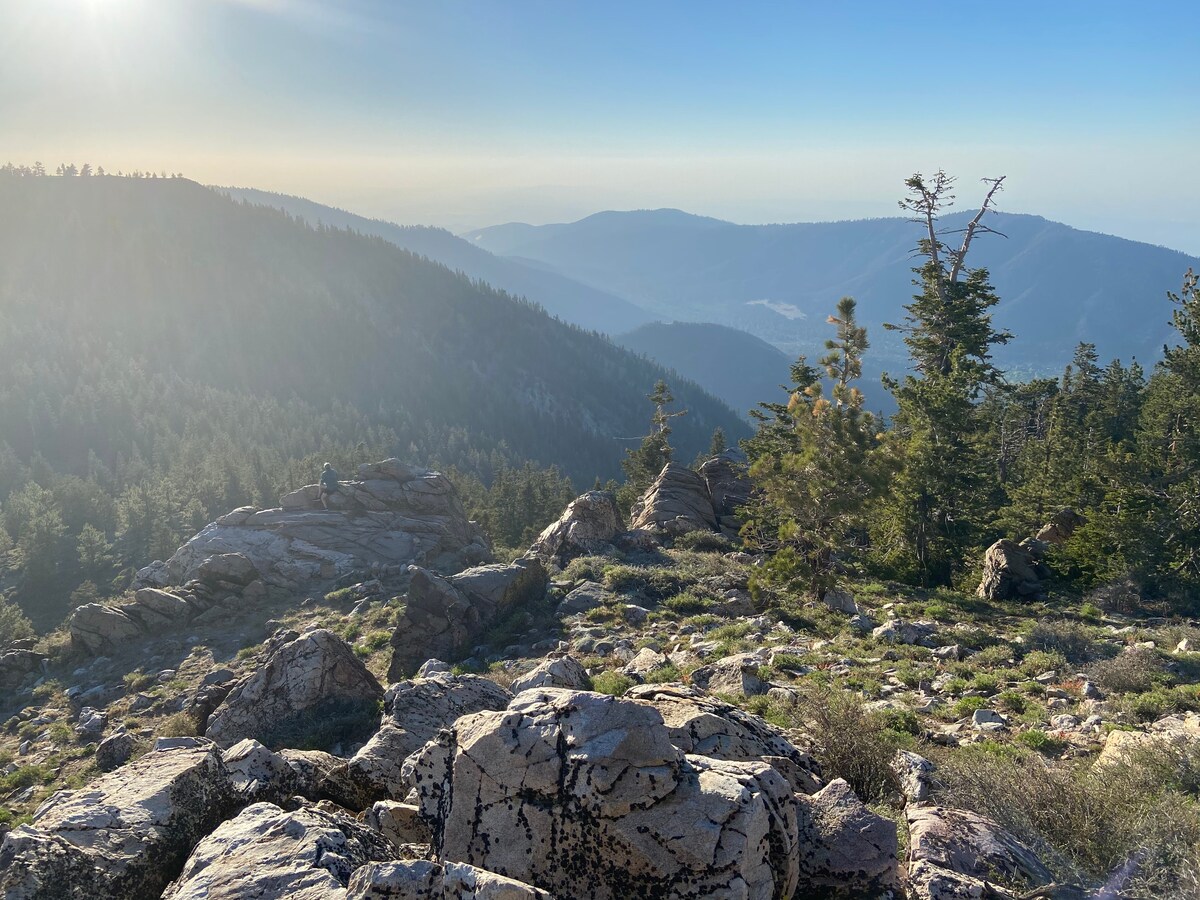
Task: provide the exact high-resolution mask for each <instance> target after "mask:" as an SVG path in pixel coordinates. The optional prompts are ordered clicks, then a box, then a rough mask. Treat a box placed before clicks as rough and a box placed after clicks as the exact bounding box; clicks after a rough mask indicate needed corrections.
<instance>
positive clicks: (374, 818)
mask: <svg viewBox="0 0 1200 900" xmlns="http://www.w3.org/2000/svg"><path fill="white" fill-rule="evenodd" d="M363 819H364V821H365V822H366V823H367V825H369V826H370V827H371V828H374V829H375V830H376V831H378V832H379V833H380V834H382V835H383V836H384V837H385V838H387V839H388V840H389V841H391V842H392V846H394V847H397V848H400V847H404V846H406V845H410V844H428V843H429V841H430V838H432V835H431V834H430V833H429V826H428V825H426V824H425V820H424V819H422V818H421V810H420V808H419V807H416V806H413V805H412V804H410V803H400V802H399V801H397V800H379V801H377V802H376V803H374V804H372V805H371V808H370V810H368V811H367V813H366V815H365V816H364V817H363Z"/></svg>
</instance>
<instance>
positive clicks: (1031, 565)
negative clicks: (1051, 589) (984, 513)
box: [976, 538, 1050, 600]
mask: <svg viewBox="0 0 1200 900" xmlns="http://www.w3.org/2000/svg"><path fill="white" fill-rule="evenodd" d="M1049 577H1050V570H1049V569H1048V568H1046V565H1045V563H1044V562H1042V554H1041V552H1040V551H1039V550H1038V548H1036V547H1034V546H1033V545H1032V544H1030V542H1028V541H1026V542H1022V543H1020V544H1018V543H1017V542H1016V541H1010V540H1009V539H1008V538H1001V539H1000V540H998V541H996V543H994V544H992V546H990V547H988V549H987V553H986V554H984V557H983V578H982V579H980V582H979V589H978V590H977V591H976V593H977V594H978V595H979V596H980V597H982V598H984V599H985V600H1036V599H1038V598H1040V597H1044V596H1045V595H1046V581H1047V580H1048V579H1049Z"/></svg>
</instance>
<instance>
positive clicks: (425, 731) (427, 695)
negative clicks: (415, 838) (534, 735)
mask: <svg viewBox="0 0 1200 900" xmlns="http://www.w3.org/2000/svg"><path fill="white" fill-rule="evenodd" d="M511 699H512V694H510V693H509V692H508V691H506V690H505V689H504V688H502V687H500V685H498V684H496V683H495V682H494V681H489V680H488V679H486V678H480V677H479V676H478V675H450V674H444V675H434V676H432V677H430V678H416V679H413V680H411V681H402V682H400V683H398V684H393V685H392V686H391V687H390V688H388V690H387V693H386V694H385V695H384V701H383V704H384V706H383V708H384V713H383V722H382V723H381V724H380V726H379V730H378V731H377V732H376V733H375V736H374V737H372V738H371V740H369V741H368V742H367V744H366V746H364V747H363V748H362V749H361V750H359V751H358V753H356V754H355V755H354V758H353V759H351V760H350V762H349V764H348V769H349V774H350V777H351V778H352V779H353V780H354V781H355V782H356V783H357V784H359V785H361V786H362V787H363V789H364V790H366V791H368V792H370V793H373V794H374V795H375V796H377V797H391V798H392V799H394V800H403V799H404V797H405V796H406V795H407V794H408V790H409V786H408V784H407V783H406V782H405V781H404V779H403V777H402V776H401V766H402V765H403V763H404V758H405V757H406V756H408V755H409V754H410V753H413V752H414V751H416V750H420V749H421V748H422V747H423V746H425V744H426V743H427V742H429V741H431V740H433V738H434V737H436V736H437V733H438V732H439V731H441V730H442V729H443V728H449V727H451V726H452V725H453V724H454V723H455V721H456V720H457V719H458V718H459V717H461V716H465V715H468V714H469V713H476V712H482V711H484V710H498V709H504V708H505V707H506V706H507V705H508V702H509V701H510V700H511Z"/></svg>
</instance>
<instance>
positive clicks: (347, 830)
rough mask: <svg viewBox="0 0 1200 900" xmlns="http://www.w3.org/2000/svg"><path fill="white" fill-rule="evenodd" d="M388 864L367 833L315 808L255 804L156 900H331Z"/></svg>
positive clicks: (385, 847)
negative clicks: (376, 864) (367, 870)
mask: <svg viewBox="0 0 1200 900" xmlns="http://www.w3.org/2000/svg"><path fill="white" fill-rule="evenodd" d="M394 857H395V854H394V852H393V851H392V849H391V847H390V845H389V844H388V843H387V842H386V841H384V840H383V838H382V837H381V836H380V835H378V834H376V833H375V832H373V831H371V830H370V829H367V828H364V827H362V826H359V825H356V824H354V823H353V822H351V821H350V820H349V819H346V818H344V817H334V816H331V815H329V814H327V813H324V812H322V811H320V810H318V809H313V808H311V807H310V808H303V809H298V810H296V811H295V812H285V811H284V810H282V809H280V808H279V807H278V806H274V805H272V804H270V803H255V804H254V805H252V806H248V807H247V808H246V809H244V810H243V811H242V812H241V814H240V815H238V816H237V817H236V818H233V819H230V820H229V821H228V822H225V823H224V824H222V825H221V826H220V827H219V828H218V829H217V830H216V831H214V832H213V833H212V834H210V835H209V836H208V837H206V838H204V840H202V841H201V842H200V844H199V845H198V846H197V847H196V849H195V851H194V852H193V853H192V855H191V857H190V858H189V859H188V861H187V864H186V865H185V866H184V868H183V872H182V873H181V874H180V876H179V877H178V878H177V879H176V880H175V881H174V882H173V883H172V884H171V886H170V887H168V888H167V890H166V892H165V893H164V894H163V895H162V896H163V900H241V898H245V897H258V898H263V900H284V898H287V900H337V898H343V897H345V896H346V885H347V883H348V882H349V881H350V876H351V875H352V874H353V873H354V871H355V870H356V869H358V868H360V867H361V866H364V865H366V864H367V863H368V862H372V861H385V860H389V859H393V858H394Z"/></svg>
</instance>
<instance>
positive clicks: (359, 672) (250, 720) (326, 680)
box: [205, 628, 383, 747]
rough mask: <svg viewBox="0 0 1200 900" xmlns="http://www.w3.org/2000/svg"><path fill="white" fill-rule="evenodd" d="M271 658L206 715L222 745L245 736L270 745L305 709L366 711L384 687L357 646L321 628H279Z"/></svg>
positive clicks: (208, 730) (211, 731) (210, 733)
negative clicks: (300, 631) (357, 652)
mask: <svg viewBox="0 0 1200 900" xmlns="http://www.w3.org/2000/svg"><path fill="white" fill-rule="evenodd" d="M272 642H273V644H274V646H273V648H272V649H271V651H270V654H269V656H268V657H267V661H266V662H265V663H264V664H263V665H262V667H261V668H259V669H257V670H255V671H254V672H252V673H251V674H250V675H248V676H247V677H246V678H244V679H243V680H242V681H240V682H238V683H237V685H235V686H234V688H233V690H231V691H230V692H229V695H228V696H227V697H226V698H225V699H224V700H223V701H222V702H221V705H220V706H218V707H217V708H216V710H215V711H214V712H213V713H212V715H211V716H210V717H209V720H208V726H207V728H206V730H205V734H206V735H207V736H208V737H210V738H212V739H213V740H214V741H216V742H217V743H218V744H220V745H221V746H223V747H229V746H232V745H233V744H236V743H237V742H238V741H240V740H242V739H243V738H254V739H255V740H258V741H262V742H263V743H264V744H267V745H270V744H271V743H272V739H273V738H274V737H275V736H276V735H277V734H278V733H279V732H280V730H281V729H284V728H286V727H287V725H288V723H289V722H290V721H294V720H295V719H296V717H297V716H300V715H302V714H304V713H305V712H307V711H315V710H319V709H321V708H325V707H331V706H334V705H336V706H338V707H339V708H341V709H342V710H351V709H352V708H359V709H361V711H362V712H363V714H364V715H365V714H366V713H367V712H368V711H369V708H370V707H371V706H372V704H375V703H377V702H378V701H379V700H380V699H382V697H383V688H382V687H380V686H379V682H378V681H376V680H375V676H374V675H372V674H371V672H370V671H369V670H368V669H367V667H366V666H365V665H363V662H362V660H360V659H359V658H358V657H357V656H355V655H354V651H353V650H352V649H351V648H350V647H349V645H348V644H346V642H345V641H343V640H342V639H341V638H340V637H338V636H337V635H336V634H334V633H333V632H332V631H328V630H326V629H323V628H318V629H314V630H312V631H308V632H305V633H304V634H302V635H298V634H296V633H295V632H294V631H292V632H287V631H285V632H280V633H279V634H277V635H276V636H275V637H274V638H272Z"/></svg>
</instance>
